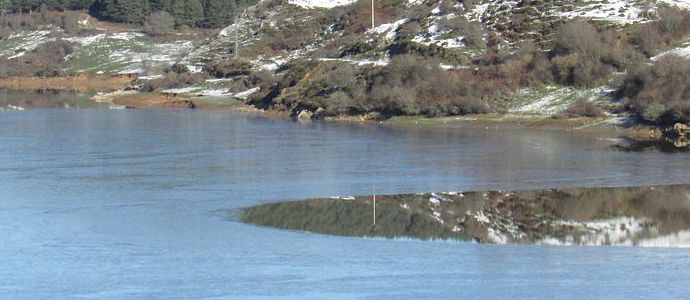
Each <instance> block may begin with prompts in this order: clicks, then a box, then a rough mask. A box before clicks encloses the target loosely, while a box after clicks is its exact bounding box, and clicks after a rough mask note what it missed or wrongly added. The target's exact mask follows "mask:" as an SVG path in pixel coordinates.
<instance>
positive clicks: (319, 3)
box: [288, 0, 357, 8]
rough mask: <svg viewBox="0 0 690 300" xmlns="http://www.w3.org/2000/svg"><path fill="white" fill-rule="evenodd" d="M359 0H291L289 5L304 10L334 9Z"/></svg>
mask: <svg viewBox="0 0 690 300" xmlns="http://www.w3.org/2000/svg"><path fill="white" fill-rule="evenodd" d="M355 2H357V0H290V1H288V3H290V4H294V5H297V6H300V7H304V8H334V7H338V6H345V5H350V4H352V3H355Z"/></svg>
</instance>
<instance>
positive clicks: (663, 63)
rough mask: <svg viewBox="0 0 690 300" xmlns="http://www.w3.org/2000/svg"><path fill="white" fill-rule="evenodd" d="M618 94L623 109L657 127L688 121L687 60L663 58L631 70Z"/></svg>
mask: <svg viewBox="0 0 690 300" xmlns="http://www.w3.org/2000/svg"><path fill="white" fill-rule="evenodd" d="M618 94H619V96H621V97H624V98H625V99H626V107H627V108H628V109H629V110H631V111H633V112H634V113H636V114H637V115H638V116H640V117H641V118H642V119H643V120H645V121H647V122H651V123H657V124H670V123H675V122H689V121H690V112H689V111H688V108H690V59H687V58H682V57H678V56H675V55H665V56H663V57H662V58H661V59H659V60H658V61H657V62H656V63H655V64H653V65H651V66H649V65H641V66H640V67H638V68H636V69H634V70H632V71H630V72H629V73H628V74H627V75H626V77H625V79H624V81H623V83H622V85H621V87H620V88H619V90H618Z"/></svg>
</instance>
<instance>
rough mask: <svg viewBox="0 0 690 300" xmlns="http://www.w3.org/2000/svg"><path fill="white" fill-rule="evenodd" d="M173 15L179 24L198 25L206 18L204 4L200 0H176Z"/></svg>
mask: <svg viewBox="0 0 690 300" xmlns="http://www.w3.org/2000/svg"><path fill="white" fill-rule="evenodd" d="M173 16H174V17H175V23H176V24H177V25H178V26H180V25H186V26H198V25H200V24H201V23H202V21H203V20H204V6H203V4H201V2H199V0H175V2H174V3H173Z"/></svg>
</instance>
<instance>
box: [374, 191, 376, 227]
mask: <svg viewBox="0 0 690 300" xmlns="http://www.w3.org/2000/svg"><path fill="white" fill-rule="evenodd" d="M374 226H376V193H374Z"/></svg>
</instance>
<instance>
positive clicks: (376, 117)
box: [364, 111, 383, 122]
mask: <svg viewBox="0 0 690 300" xmlns="http://www.w3.org/2000/svg"><path fill="white" fill-rule="evenodd" d="M364 120H365V121H374V122H378V121H382V120H383V117H382V116H381V114H380V113H378V112H375V111H372V112H370V113H368V114H366V115H364Z"/></svg>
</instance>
